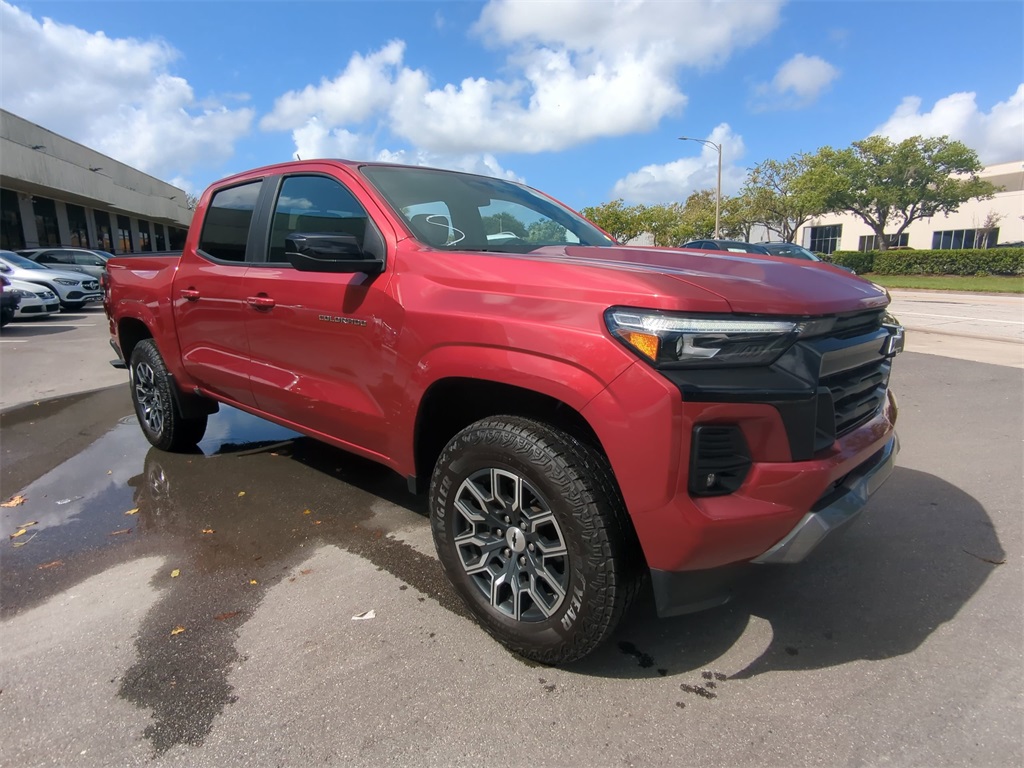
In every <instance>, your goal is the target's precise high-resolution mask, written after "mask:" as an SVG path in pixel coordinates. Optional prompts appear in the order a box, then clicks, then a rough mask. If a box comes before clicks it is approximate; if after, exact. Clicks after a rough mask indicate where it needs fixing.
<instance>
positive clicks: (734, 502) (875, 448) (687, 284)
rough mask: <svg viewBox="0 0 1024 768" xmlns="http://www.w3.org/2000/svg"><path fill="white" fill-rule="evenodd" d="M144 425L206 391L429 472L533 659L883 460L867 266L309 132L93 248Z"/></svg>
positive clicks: (885, 370) (586, 634)
mask: <svg viewBox="0 0 1024 768" xmlns="http://www.w3.org/2000/svg"><path fill="white" fill-rule="evenodd" d="M108 272H109V278H108V279H107V281H106V284H105V297H104V306H105V308H106V311H107V315H108V317H109V323H110V331H111V343H112V345H113V346H114V348H115V350H116V351H117V352H118V354H119V355H120V357H121V358H122V359H123V360H124V361H125V362H126V363H127V366H128V369H129V383H130V392H131V398H132V401H133V403H134V407H135V411H136V413H137V415H138V419H139V424H140V426H141V428H142V431H143V432H144V433H145V435H146V437H147V438H148V440H149V441H150V442H151V443H152V444H153V445H155V446H157V447H159V448H162V449H165V450H171V451H174V450H181V449H188V448H192V447H194V446H195V445H196V443H197V442H198V441H199V440H201V438H202V437H203V434H204V430H205V428H206V423H207V417H208V415H209V414H211V413H213V412H214V411H216V410H217V407H218V404H219V403H224V404H227V405H230V406H231V407H234V408H238V409H241V410H243V411H248V412H249V413H252V414H256V415H257V416H260V417H263V418H265V419H269V420H270V421H273V422H276V423H278V424H282V425H285V426H287V427H290V428H292V429H294V430H297V431H299V432H302V433H304V434H306V435H310V436H312V437H314V438H317V439H320V440H322V441H325V442H327V443H330V444H332V445H335V446H338V447H341V448H343V449H346V450H348V451H351V452H353V453H356V454H359V455H361V456H364V457H368V458H370V459H373V460H376V461H378V462H381V463H383V464H385V465H387V466H388V467H390V468H392V469H393V470H394V471H396V472H397V473H399V474H400V475H401V476H403V477H404V478H406V479H407V481H408V485H409V488H410V490H412V491H414V492H427V493H428V494H429V510H430V522H431V528H432V533H433V537H434V542H435V545H436V548H437V553H438V556H439V559H440V562H441V564H442V567H443V569H444V571H445V573H446V574H447V576H448V578H449V579H450V580H451V583H452V585H453V586H454V588H455V590H456V591H457V592H458V594H459V595H460V597H461V598H462V599H463V600H464V601H465V603H466V605H467V606H468V607H469V609H470V611H471V613H472V614H473V615H474V616H475V617H476V618H477V619H478V620H479V622H480V623H481V625H482V626H483V627H484V628H485V629H486V630H487V631H488V632H490V633H491V634H492V635H493V636H494V637H496V638H497V639H498V640H499V641H500V642H502V643H504V644H505V645H506V646H507V647H509V648H510V649H512V650H514V651H516V652H518V653H520V654H522V655H524V656H526V657H529V658H532V659H535V660H539V661H542V662H546V663H552V664H557V663H563V662H569V661H572V660H575V659H579V658H581V657H583V656H585V655H586V654H588V653H589V652H591V651H592V650H593V649H594V648H596V647H597V646H598V645H600V643H601V642H602V641H603V640H605V639H607V638H608V637H609V635H610V634H611V633H612V632H613V630H614V629H615V627H616V625H617V624H618V622H619V620H620V619H621V617H622V616H623V614H624V612H625V611H626V608H627V606H628V605H629V603H630V601H631V600H632V598H633V597H634V596H635V595H636V594H637V593H638V591H639V589H640V587H641V585H642V584H645V583H646V577H649V580H650V584H651V586H652V588H653V593H654V598H655V601H656V605H657V608H658V611H659V613H660V614H661V615H674V614H679V613H684V612H687V611H691V610H696V609H699V608H703V607H709V606H712V605H717V604H720V603H721V602H723V601H724V600H725V599H727V596H728V590H726V589H724V586H725V585H726V584H727V583H728V577H730V576H731V575H732V574H733V573H734V572H736V571H738V570H742V569H749V568H751V567H763V566H764V565H767V564H771V563H795V562H798V561H800V560H801V559H803V558H804V557H805V556H806V555H807V554H808V553H809V552H810V551H811V550H812V549H814V547H815V546H816V545H817V544H818V543H819V542H820V541H821V540H822V539H823V538H824V537H825V536H826V535H827V534H829V533H830V532H831V531H833V530H835V529H837V528H840V527H842V526H843V525H844V524H845V523H847V522H849V521H850V520H852V519H853V518H854V517H856V516H857V515H858V513H859V512H860V511H861V509H862V508H863V507H864V505H865V503H866V502H867V500H868V497H869V496H870V495H871V494H872V493H873V492H874V491H875V490H876V489H877V488H878V487H879V486H880V485H881V484H882V482H883V481H884V480H885V479H886V478H887V477H888V476H889V474H890V473H891V472H892V469H893V466H894V461H895V457H896V453H897V450H898V441H897V438H896V434H895V427H894V425H895V421H896V401H895V399H894V397H893V396H892V394H891V393H890V392H889V388H888V382H889V373H890V367H891V362H892V358H893V357H894V356H895V355H896V353H897V352H899V351H900V349H901V348H902V340H903V336H902V334H903V331H902V328H900V327H899V326H898V325H896V324H895V323H894V322H893V321H892V319H891V318H890V317H889V316H888V315H887V314H886V307H887V305H888V302H889V300H888V296H887V295H886V293H885V291H884V290H883V289H882V288H879V287H878V286H875V285H873V284H872V283H870V282H867V281H865V280H863V279H860V278H857V277H853V276H851V275H849V274H847V273H845V272H842V271H840V270H838V269H835V268H833V267H831V266H829V265H827V264H803V263H799V262H794V261H793V260H791V259H785V258H776V257H771V256H755V255H748V254H733V253H725V252H723V253H706V252H705V253H700V252H694V251H687V250H680V249H669V248H635V247H626V246H622V245H620V244H618V243H617V242H616V241H615V240H614V239H613V238H611V237H610V236H609V235H608V234H606V233H605V232H603V231H602V230H600V229H599V228H597V227H595V226H594V225H593V224H591V223H589V222H587V221H586V220H585V219H583V218H581V217H580V216H578V215H577V214H576V213H574V212H572V211H571V210H569V209H567V208H566V207H564V206H562V205H561V204H559V203H557V202H556V201H554V200H553V199H551V198H550V197H547V196H545V195H543V194H541V193H539V192H537V191H535V190H533V189H530V188H528V187H526V186H524V185H521V184H516V183H512V182H509V181H503V180H499V179H494V178H486V177H481V176H474V175H469V174H464V173H456V172H452V171H444V170H436V169H428V168H420V167H404V166H396V165H387V164H381V163H359V162H351V161H342V160H316V161H309V162H307V161H299V162H294V163H285V164H280V165H274V166H270V167H265V168H260V169H257V170H253V171H249V172H246V173H242V174H239V175H236V176H233V177H231V178H228V179H225V180H223V181H221V182H218V183H216V184H214V185H213V186H212V187H211V188H210V189H208V190H207V191H206V192H205V193H204V194H203V196H202V198H201V199H200V202H199V205H198V208H197V210H196V214H195V220H194V222H193V224H192V226H191V228H190V230H189V234H188V238H187V240H186V243H185V248H184V251H183V252H182V253H181V254H180V256H179V255H171V256H159V257H147V256H133V257H132V258H130V259H128V258H125V259H121V258H114V259H111V260H110V261H109V262H108Z"/></svg>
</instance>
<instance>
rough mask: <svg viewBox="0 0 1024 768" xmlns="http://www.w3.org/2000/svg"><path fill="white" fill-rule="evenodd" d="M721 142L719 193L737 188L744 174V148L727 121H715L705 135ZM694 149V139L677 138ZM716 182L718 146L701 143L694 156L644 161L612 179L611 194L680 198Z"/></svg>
mask: <svg viewBox="0 0 1024 768" xmlns="http://www.w3.org/2000/svg"><path fill="white" fill-rule="evenodd" d="M707 140H708V141H712V142H714V143H715V144H721V146H722V194H723V195H731V194H735V193H736V192H738V191H739V189H740V187H741V186H742V185H743V180H744V179H745V178H746V175H747V171H746V169H745V168H744V167H743V166H742V165H740V164H739V160H740V158H742V157H743V155H744V154H745V152H746V147H745V146H744V144H743V137H742V136H738V135H736V134H734V133H733V132H732V129H731V128H730V127H729V125H728V123H722V124H720V125H718V126H717V127H716V128H715V129H714V130H713V131H712V132H711V135H710V136H708V137H707ZM683 145H689V146H690V147H691V148H693V149H696V148H697V146H698V145H697V144H696V143H694V142H680V149H682V147H683ZM717 185H718V150H716V149H715V148H714V147H712V146H708V145H704V146H703V147H701V149H700V154H699V155H698V156H697V157H681V158H680V159H678V160H675V161H673V162H671V163H666V164H664V165H646V166H644V167H643V168H641V169H640V170H638V171H634V172H633V173H631V174H629V175H628V176H626V177H625V178H622V179H619V180H618V181H617V182H615V187H614V189H613V191H612V196H613V197H615V198H619V197H621V198H623V199H624V200H625V201H626V202H628V203H652V204H653V203H669V202H673V201H675V202H684V201H685V200H686V198H687V197H688V196H689V195H690V193H691V192H696V191H699V190H702V189H712V190H713V189H716V188H717Z"/></svg>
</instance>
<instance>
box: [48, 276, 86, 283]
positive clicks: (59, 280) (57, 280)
mask: <svg viewBox="0 0 1024 768" xmlns="http://www.w3.org/2000/svg"><path fill="white" fill-rule="evenodd" d="M53 282H55V283H60V284H61V285H78V284H79V283H80V282H82V281H81V280H71V279H69V278H66V277H56V278H54V280H53Z"/></svg>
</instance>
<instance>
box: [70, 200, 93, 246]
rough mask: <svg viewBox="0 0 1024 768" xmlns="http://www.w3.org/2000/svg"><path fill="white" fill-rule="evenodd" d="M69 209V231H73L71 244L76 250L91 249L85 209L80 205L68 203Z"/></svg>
mask: <svg viewBox="0 0 1024 768" xmlns="http://www.w3.org/2000/svg"><path fill="white" fill-rule="evenodd" d="M64 207H65V208H67V209H68V229H69V230H71V244H72V245H73V246H75V247H76V248H88V247H89V228H88V227H87V226H86V223H85V208H83V207H82V206H80V205H72V204H71V203H66V204H65V206H64Z"/></svg>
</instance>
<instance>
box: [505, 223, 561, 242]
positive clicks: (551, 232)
mask: <svg viewBox="0 0 1024 768" xmlns="http://www.w3.org/2000/svg"><path fill="white" fill-rule="evenodd" d="M509 231H512V230H509ZM524 239H526V240H529V241H530V242H531V243H564V242H565V227H563V226H562V225H561V224H559V223H558V222H557V221H552V220H551V219H539V220H537V221H534V222H532V223H531V224H530V226H529V229H527V231H526V237H525V238H524Z"/></svg>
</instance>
